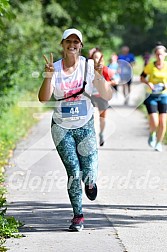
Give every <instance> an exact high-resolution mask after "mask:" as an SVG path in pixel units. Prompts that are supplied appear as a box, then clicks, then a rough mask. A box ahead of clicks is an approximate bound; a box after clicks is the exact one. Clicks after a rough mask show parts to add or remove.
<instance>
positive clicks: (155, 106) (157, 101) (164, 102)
mask: <svg viewBox="0 0 167 252" xmlns="http://www.w3.org/2000/svg"><path fill="white" fill-rule="evenodd" d="M144 105H145V106H146V108H147V112H148V114H152V113H157V112H159V114H163V113H167V94H159V95H153V94H150V95H149V96H148V97H147V98H146V100H145V101H144Z"/></svg>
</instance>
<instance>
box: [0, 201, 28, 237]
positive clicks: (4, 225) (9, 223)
mask: <svg viewBox="0 0 167 252" xmlns="http://www.w3.org/2000/svg"><path fill="white" fill-rule="evenodd" d="M6 210H7V207H6V199H5V198H4V197H3V196H1V197H0V238H1V239H2V238H9V237H17V238H18V237H21V235H19V234H17V233H18V228H19V227H21V226H22V225H23V224H22V223H21V222H19V221H17V220H15V218H14V217H12V216H8V217H7V216H6Z"/></svg>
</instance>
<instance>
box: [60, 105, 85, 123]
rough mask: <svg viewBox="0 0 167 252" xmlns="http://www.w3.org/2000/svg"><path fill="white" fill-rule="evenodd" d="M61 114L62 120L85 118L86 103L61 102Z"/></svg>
mask: <svg viewBox="0 0 167 252" xmlns="http://www.w3.org/2000/svg"><path fill="white" fill-rule="evenodd" d="M61 112H62V118H63V119H70V120H78V119H82V118H84V117H85V116H87V106H86V101H84V100H81V101H73V102H62V103H61Z"/></svg>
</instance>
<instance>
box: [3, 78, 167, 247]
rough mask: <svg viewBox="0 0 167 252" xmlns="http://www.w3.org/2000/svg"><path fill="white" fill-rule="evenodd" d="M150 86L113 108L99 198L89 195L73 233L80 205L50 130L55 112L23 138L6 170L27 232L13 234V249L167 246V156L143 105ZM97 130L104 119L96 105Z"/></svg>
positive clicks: (116, 99) (117, 100) (15, 210)
mask: <svg viewBox="0 0 167 252" xmlns="http://www.w3.org/2000/svg"><path fill="white" fill-rule="evenodd" d="M143 97H144V96H143V84H140V83H139V82H137V80H136V81H135V83H134V84H133V86H132V92H131V94H130V97H129V103H128V105H124V97H123V95H122V87H119V92H118V93H115V94H114V96H113V99H112V100H111V101H110V107H109V108H108V110H107V120H106V129H105V133H104V134H105V144H104V146H103V147H99V148H98V151H99V172H98V181H97V185H98V196H97V199H96V200H95V201H94V202H91V201H89V200H88V199H87V198H86V196H85V194H84V193H83V210H84V216H85V228H84V230H83V231H82V232H79V233H71V232H68V227H69V225H70V219H71V218H72V210H71V206H70V202H69V199H68V195H67V191H66V173H65V169H64V167H63V165H62V163H61V160H60V158H59V156H58V154H57V152H56V150H55V147H54V144H53V142H52V139H51V134H50V120H51V114H52V113H51V112H49V113H45V114H36V115H34V117H39V118H40V120H39V123H38V124H37V125H36V126H35V127H33V128H32V129H31V131H30V133H29V135H28V137H26V138H25V139H23V140H22V141H21V142H20V143H18V145H17V148H16V150H15V151H14V156H13V158H12V159H11V160H10V164H9V166H8V167H7V169H6V186H7V189H8V194H7V200H8V214H9V215H13V216H15V217H16V218H17V219H18V220H20V221H22V222H23V223H24V226H23V227H22V228H21V229H20V232H21V234H23V235H24V237H23V238H20V239H16V238H14V239H13V238H12V239H8V240H7V242H6V244H5V245H6V247H7V248H9V249H10V250H9V251H11V252H24V251H27V252H44V251H47V252H57V251H59V252H66V251H72V252H73V251H74V252H75V251H78V252H80V251H82V252H87V251H96V252H102V251H110V252H111V251H113V252H125V251H128V252H157V251H161V252H166V251H167V249H166V248H167V239H166V233H167V221H166V220H167V203H166V198H167V197H166V195H167V169H166V163H167V155H166V150H167V148H166V146H164V148H163V152H161V153H160V152H156V151H154V150H153V149H152V148H150V147H149V146H148V144H147V139H148V122H147V118H146V116H145V115H144V114H143V113H142V112H141V111H140V110H138V106H139V105H140V104H141V103H142V101H143ZM95 128H96V132H97V141H99V139H98V131H99V118H98V113H97V110H96V109H95Z"/></svg>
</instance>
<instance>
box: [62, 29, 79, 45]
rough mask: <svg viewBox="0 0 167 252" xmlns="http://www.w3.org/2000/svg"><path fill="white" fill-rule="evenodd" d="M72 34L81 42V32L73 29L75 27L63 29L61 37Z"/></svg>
mask: <svg viewBox="0 0 167 252" xmlns="http://www.w3.org/2000/svg"><path fill="white" fill-rule="evenodd" d="M72 34H75V35H77V37H78V38H79V39H80V41H81V43H82V33H81V32H80V31H79V30H77V29H75V28H71V29H67V30H65V31H64V33H63V36H62V39H66V38H68V37H69V36H70V35H72Z"/></svg>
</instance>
